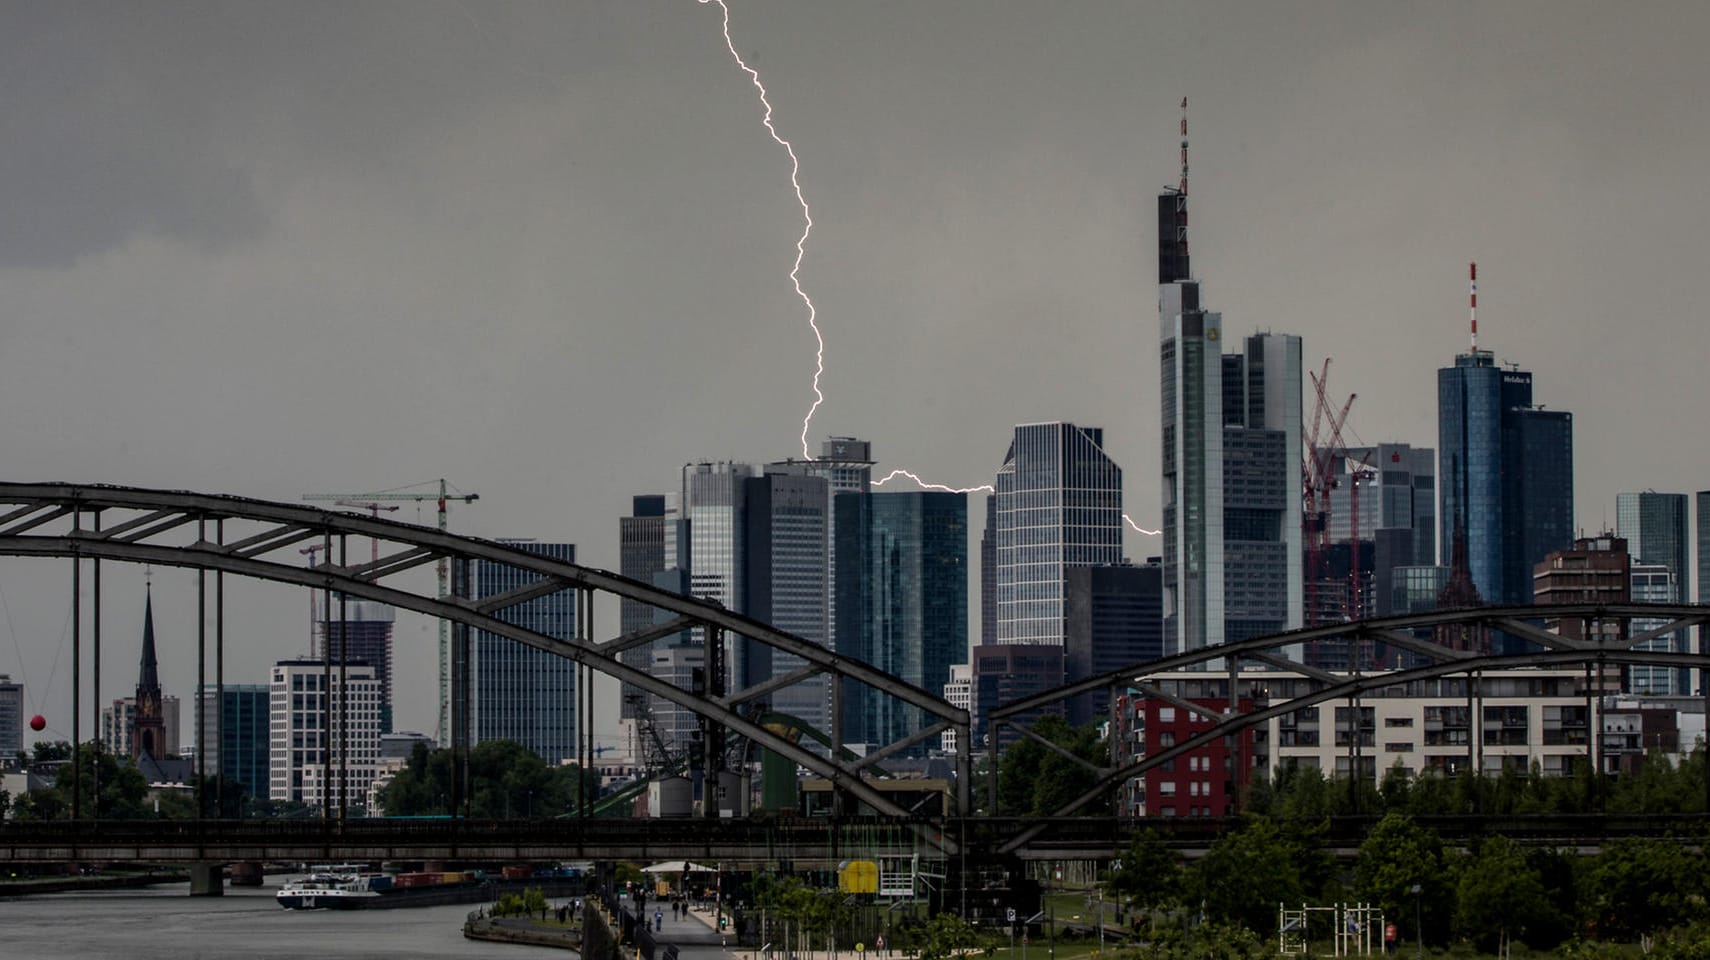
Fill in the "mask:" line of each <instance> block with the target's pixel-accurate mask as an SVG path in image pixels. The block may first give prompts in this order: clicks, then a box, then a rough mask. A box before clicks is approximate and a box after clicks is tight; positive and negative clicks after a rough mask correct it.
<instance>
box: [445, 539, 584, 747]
mask: <svg viewBox="0 0 1710 960" xmlns="http://www.w3.org/2000/svg"><path fill="white" fill-rule="evenodd" d="M509 542H510V545H512V546H515V547H517V548H518V549H521V550H526V551H528V552H529V553H534V554H539V555H540V556H543V557H547V558H550V559H552V560H559V561H562V562H564V563H575V562H576V545H575V544H573V543H537V542H535V541H530V540H518V541H509ZM540 579H541V578H540V576H539V575H538V574H535V573H531V572H529V571H527V570H524V569H522V568H521V567H514V566H511V565H510V564H506V563H496V562H493V561H491V560H472V561H470V563H469V590H470V598H471V599H474V600H482V599H485V598H487V597H496V596H498V595H500V594H502V593H507V592H509V591H512V590H518V589H521V588H523V587H526V586H528V585H530V584H532V583H535V582H536V581H538V580H540ZM495 616H497V617H498V618H499V619H500V620H503V621H504V622H506V623H509V624H512V625H514V626H519V627H526V628H528V629H529V630H532V631H534V632H535V633H539V634H543V635H545V636H548V637H552V638H554V639H557V640H565V641H568V640H571V639H572V638H574V637H575V635H576V592H575V590H573V589H564V590H560V591H558V592H556V593H551V594H547V595H546V596H544V597H535V598H534V599H531V600H526V601H524V602H522V603H519V604H517V605H515V606H512V607H507V608H505V609H503V610H500V611H498V612H497V613H496V614H495ZM470 634H471V635H470V651H471V662H470V664H469V667H468V669H469V677H470V679H469V689H470V691H471V697H470V700H471V702H470V704H469V716H470V727H469V732H470V742H471V743H480V742H481V741H483V740H514V741H516V742H517V743H520V744H522V745H523V746H524V747H527V748H528V749H529V750H531V751H533V752H534V753H535V754H537V755H538V756H539V757H540V758H541V759H542V760H545V761H546V762H547V763H548V764H557V763H561V762H563V761H566V760H573V759H575V758H576V756H577V752H576V693H577V689H576V661H574V660H572V659H570V658H568V657H561V656H558V655H556V654H552V653H548V652H546V651H545V650H537V649H535V648H534V647H531V646H528V645H527V644H523V643H519V642H517V641H515V640H511V639H509V638H507V637H502V636H498V635H496V634H491V633H488V632H486V631H485V630H474V629H472V630H471V631H470Z"/></svg>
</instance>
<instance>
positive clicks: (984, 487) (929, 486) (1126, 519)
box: [873, 470, 1163, 537]
mask: <svg viewBox="0 0 1710 960" xmlns="http://www.w3.org/2000/svg"><path fill="white" fill-rule="evenodd" d="M898 477H907V478H909V479H910V480H913V481H914V482H915V483H916V484H917V485H918V486H920V487H921V489H923V490H942V491H944V492H945V493H973V492H974V491H976V490H979V491H984V492H986V493H995V492H996V490H995V489H993V487H992V485H991V484H989V483H982V484H980V485H979V486H977V487H947V486H945V485H944V484H942V483H933V482H931V481H929V480H922V479H921V478H920V477H919V476H917V475H916V474H914V473H913V472H911V471H908V470H892V471H891V472H890V473H887V474H885V475H884V476H883V477H881V478H879V479H878V480H874V481H873V486H875V487H882V486H884V485H885V484H887V483H890V482H891V481H892V480H895V479H896V478H898ZM1122 522H1123V523H1126V524H1128V526H1129V527H1131V528H1133V530H1134V532H1135V533H1144V534H1145V535H1147V536H1148V537H1155V536H1157V535H1158V534H1160V533H1163V531H1162V530H1148V529H1146V528H1145V527H1142V526H1141V525H1139V524H1138V523H1135V522H1134V518H1133V517H1130V516H1129V515H1128V514H1126V513H1125V514H1123V515H1122Z"/></svg>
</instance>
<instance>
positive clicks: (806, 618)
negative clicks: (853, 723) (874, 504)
mask: <svg viewBox="0 0 1710 960" xmlns="http://www.w3.org/2000/svg"><path fill="white" fill-rule="evenodd" d="M826 487H827V481H826V479H825V478H824V477H818V476H804V475H791V474H780V473H767V474H765V475H764V476H760V477H753V478H750V479H748V480H747V481H746V482H745V483H744V484H743V501H744V509H743V517H744V521H745V523H744V527H745V529H744V533H743V538H742V542H743V552H742V555H741V557H740V558H739V559H740V564H739V566H740V567H741V568H742V571H743V573H742V578H743V579H742V582H743V591H744V599H743V604H742V607H743V612H744V613H747V614H748V615H749V616H751V617H754V618H755V619H757V620H760V621H763V622H765V623H768V624H770V625H772V626H774V627H777V628H778V629H780V630H784V631H787V632H789V633H793V634H795V635H796V636H798V637H800V638H802V639H803V640H808V641H811V642H813V643H816V644H819V645H820V646H825V645H826V643H827V641H828V640H829V639H830V634H831V605H830V595H831V584H830V582H829V577H828V573H829V567H828V563H827V559H826V556H827V553H826V544H827V543H828V542H829V537H828V535H827V531H828V530H829V529H830V526H831V518H830V517H829V516H828V515H827V512H826V508H827V505H828V499H827V494H826ZM742 640H743V642H742V643H741V644H740V651H741V652H740V654H739V656H738V662H739V664H740V667H739V669H738V670H736V671H735V672H734V673H733V676H734V677H736V678H737V679H736V685H737V686H738V687H748V686H752V685H754V684H756V683H762V682H764V681H766V680H769V679H771V678H772V677H773V676H774V675H776V674H785V673H791V672H794V671H796V670H799V669H801V668H802V667H803V666H805V665H806V661H804V660H802V659H801V658H800V657H797V656H796V655H794V654H790V653H784V652H783V651H780V650H773V649H772V648H771V647H768V646H766V645H764V644H761V643H757V642H754V641H752V640H749V639H748V638H742ZM771 703H772V708H773V709H774V710H777V711H780V712H782V713H787V714H790V715H791V716H794V717H797V718H798V719H800V720H801V721H802V722H803V723H805V724H807V725H808V726H810V727H812V728H814V729H816V730H820V731H823V732H829V731H830V730H831V727H832V724H831V688H830V682H829V679H828V678H827V677H826V676H825V675H823V674H821V675H818V676H813V677H809V678H808V679H806V680H803V681H801V682H799V683H795V684H792V685H790V686H788V687H785V688H783V689H781V690H777V691H774V692H773V693H772V695H771Z"/></svg>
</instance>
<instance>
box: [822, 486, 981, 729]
mask: <svg viewBox="0 0 1710 960" xmlns="http://www.w3.org/2000/svg"><path fill="white" fill-rule="evenodd" d="M836 531H837V533H836V542H837V569H838V577H837V595H838V600H837V616H838V620H839V623H838V631H837V635H838V642H839V647H838V653H839V654H840V655H843V656H847V657H850V658H853V659H856V660H859V661H861V662H863V663H866V664H869V665H871V666H874V667H877V668H878V669H880V670H883V671H885V672H887V673H890V674H892V675H894V676H897V677H901V678H902V679H903V680H906V681H908V682H909V683H912V684H914V685H915V686H917V687H921V688H923V689H926V690H933V691H936V690H939V689H941V688H942V687H943V685H944V684H945V683H946V682H948V680H949V679H950V665H951V664H952V663H957V662H959V661H961V660H962V658H963V656H964V654H965V652H966V645H967V642H968V498H967V495H966V494H960V493H942V492H936V491H918V492H908V493H868V494H860V493H845V494H840V495H839V496H838V497H837V520H836ZM843 717H844V719H843V737H844V739H845V741H846V742H851V743H873V744H888V743H894V742H896V741H897V740H899V739H901V738H903V737H905V736H907V735H909V734H912V733H916V732H918V731H919V730H921V729H923V728H924V726H925V723H926V721H925V718H924V716H923V715H922V714H921V712H920V710H919V708H917V707H911V706H908V705H906V704H901V703H898V702H897V701H896V700H894V699H893V698H891V697H888V696H885V695H884V694H883V693H881V692H879V691H875V690H873V689H872V688H871V687H868V686H866V685H865V684H860V683H855V682H853V681H847V682H846V684H845V687H844V693H843ZM928 746H930V744H925V743H923V744H920V745H919V746H918V748H917V750H916V751H915V752H917V753H919V752H921V751H924V750H925V749H926V748H927V747H928Z"/></svg>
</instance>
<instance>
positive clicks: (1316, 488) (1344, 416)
mask: <svg viewBox="0 0 1710 960" xmlns="http://www.w3.org/2000/svg"><path fill="white" fill-rule="evenodd" d="M1306 375H1307V376H1308V377H1310V378H1312V387H1313V390H1314V391H1315V393H1316V394H1317V400H1316V402H1315V403H1314V404H1313V408H1312V426H1311V428H1310V429H1309V431H1308V433H1307V438H1306V451H1305V452H1306V456H1307V462H1306V463H1304V464H1303V465H1302V473H1303V474H1304V477H1303V480H1304V488H1305V499H1306V504H1305V507H1306V509H1305V516H1304V519H1303V526H1304V527H1305V529H1304V531H1303V533H1304V538H1303V539H1304V540H1305V541H1306V577H1305V580H1306V583H1305V587H1306V589H1305V593H1306V597H1305V601H1306V602H1305V606H1306V610H1305V625H1306V626H1309V627H1311V626H1318V625H1321V624H1323V623H1325V622H1327V620H1328V619H1329V618H1328V617H1327V616H1326V611H1325V610H1324V602H1323V598H1321V597H1320V591H1321V590H1322V589H1323V585H1324V564H1325V561H1326V560H1327V559H1328V556H1329V548H1330V510H1331V507H1330V491H1332V490H1334V489H1335V488H1336V487H1337V485H1338V484H1339V483H1340V482H1341V473H1342V469H1341V468H1342V460H1343V458H1344V457H1345V456H1346V452H1347V451H1346V450H1345V449H1344V447H1343V441H1342V426H1343V424H1345V423H1347V422H1348V411H1349V410H1351V409H1352V408H1353V406H1354V398H1355V397H1356V396H1358V394H1349V395H1348V399H1347V401H1346V402H1345V403H1343V404H1342V406H1341V408H1340V409H1338V410H1337V411H1336V412H1335V413H1333V414H1328V415H1326V412H1325V411H1327V410H1328V409H1329V407H1330V401H1329V397H1328V390H1329V387H1330V360H1329V358H1328V357H1326V358H1325V360H1324V366H1323V368H1322V370H1321V371H1320V372H1318V373H1313V372H1312V371H1310V370H1308V371H1307V374H1306ZM1325 427H1328V429H1329V436H1328V439H1327V441H1325V442H1323V443H1322V444H1321V443H1320V437H1322V436H1324V433H1323V430H1324V428H1325ZM1356 495H1357V494H1356ZM1354 549H1355V550H1357V549H1358V545H1357V544H1356V545H1355V547H1354ZM1353 566H1354V567H1355V568H1356V570H1357V568H1358V566H1359V564H1358V563H1357V562H1355V563H1354V564H1353ZM1356 576H1357V574H1356Z"/></svg>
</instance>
